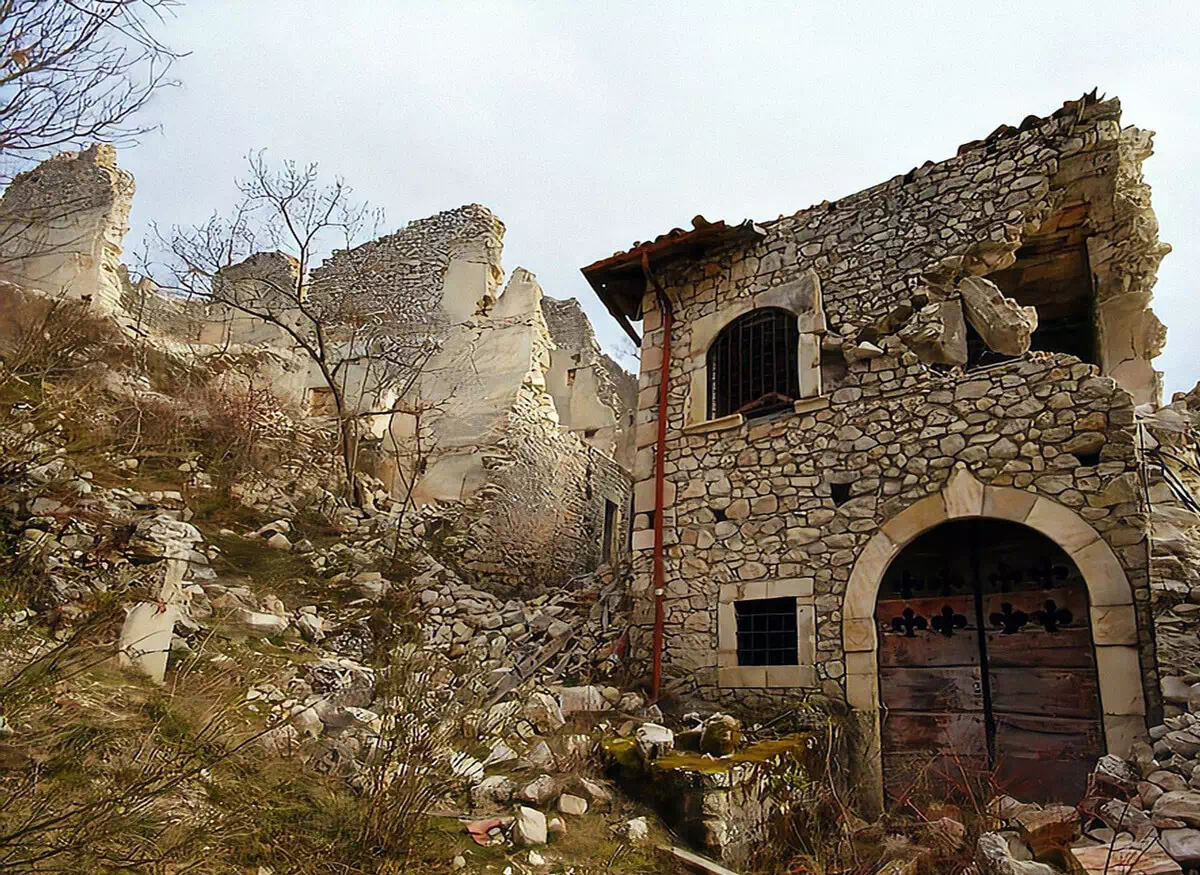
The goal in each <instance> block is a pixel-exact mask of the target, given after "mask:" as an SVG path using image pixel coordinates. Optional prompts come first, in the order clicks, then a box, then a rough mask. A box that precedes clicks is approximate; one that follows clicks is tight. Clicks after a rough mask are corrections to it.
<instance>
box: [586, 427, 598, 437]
mask: <svg viewBox="0 0 1200 875" xmlns="http://www.w3.org/2000/svg"><path fill="white" fill-rule="evenodd" d="M599 430H600V429H598V428H585V429H584V430H583V436H584V437H585V438H594V437H595V436H596V432H598V431H599Z"/></svg>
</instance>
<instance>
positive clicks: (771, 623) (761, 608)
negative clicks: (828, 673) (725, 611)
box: [733, 598, 800, 665]
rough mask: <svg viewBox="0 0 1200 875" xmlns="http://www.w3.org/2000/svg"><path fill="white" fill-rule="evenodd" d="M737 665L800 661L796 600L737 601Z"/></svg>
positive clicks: (784, 663)
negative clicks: (797, 639)
mask: <svg viewBox="0 0 1200 875" xmlns="http://www.w3.org/2000/svg"><path fill="white" fill-rule="evenodd" d="M733 607H734V611H735V614H736V616H737V654H738V665H798V664H799V662H800V655H799V647H798V645H797V641H796V600H795V599H794V598H784V599H752V600H750V601H744V602H735V603H734V606H733Z"/></svg>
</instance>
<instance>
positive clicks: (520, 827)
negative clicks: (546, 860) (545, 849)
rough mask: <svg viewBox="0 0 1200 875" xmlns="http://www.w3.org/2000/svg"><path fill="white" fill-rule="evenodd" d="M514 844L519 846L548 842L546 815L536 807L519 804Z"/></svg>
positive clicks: (514, 830)
mask: <svg viewBox="0 0 1200 875" xmlns="http://www.w3.org/2000/svg"><path fill="white" fill-rule="evenodd" d="M512 840H513V844H514V845H517V846H518V847H530V846H531V845H544V844H546V815H544V814H542V812H540V811H538V810H537V809H536V808H526V807H525V806H524V805H518V806H517V816H516V818H515V819H514V820H513V830H512Z"/></svg>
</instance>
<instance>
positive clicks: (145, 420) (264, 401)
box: [107, 374, 296, 492]
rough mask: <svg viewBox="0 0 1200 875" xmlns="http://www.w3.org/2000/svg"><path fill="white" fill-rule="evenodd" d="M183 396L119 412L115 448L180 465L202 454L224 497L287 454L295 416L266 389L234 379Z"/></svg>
mask: <svg viewBox="0 0 1200 875" xmlns="http://www.w3.org/2000/svg"><path fill="white" fill-rule="evenodd" d="M203 376H204V375H202V374H198V375H197V378H196V379H195V380H194V382H193V383H192V385H190V386H187V387H186V388H182V389H181V390H180V391H179V392H178V393H177V394H174V395H170V396H168V395H165V394H159V393H153V392H145V393H141V394H140V395H137V396H134V397H131V398H130V399H128V401H127V403H125V404H123V405H120V406H118V407H117V409H116V410H115V411H114V412H113V414H112V417H111V421H110V425H109V428H108V435H107V437H108V442H109V445H110V446H112V447H115V448H116V449H117V451H118V452H120V453H124V454H126V455H135V454H136V455H138V456H140V457H142V458H148V459H150V460H151V461H153V460H154V459H156V458H157V459H162V460H164V464H166V465H167V466H169V467H174V466H175V465H177V464H178V462H179V460H181V459H184V458H187V457H190V456H193V455H198V456H199V457H200V459H201V462H202V466H203V467H204V469H205V470H206V471H207V472H208V473H209V474H210V475H211V476H212V478H213V483H214V485H216V486H217V487H218V488H220V489H222V490H223V491H225V492H228V491H229V489H230V488H231V487H232V486H233V484H234V483H236V482H237V481H238V480H239V479H241V478H243V477H245V476H247V475H249V474H252V473H259V474H262V473H267V472H269V471H270V470H271V468H272V467H273V466H274V465H275V464H276V463H277V462H278V461H279V460H280V459H281V458H282V457H283V456H284V455H285V454H286V452H287V449H288V447H289V445H290V444H291V443H292V442H293V441H294V440H295V433H296V429H295V426H294V424H293V420H292V418H291V416H290V415H289V411H288V410H287V409H286V407H285V405H284V404H283V403H282V402H281V401H280V400H279V398H278V397H277V396H276V395H275V394H274V392H272V391H271V390H270V388H268V387H265V386H260V385H257V384H255V383H253V382H251V381H248V380H237V379H232V378H230V377H229V376H225V377H219V378H216V379H213V380H202V379H201V377H203Z"/></svg>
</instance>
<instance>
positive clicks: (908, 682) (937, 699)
mask: <svg viewBox="0 0 1200 875" xmlns="http://www.w3.org/2000/svg"><path fill="white" fill-rule="evenodd" d="M879 692H880V697H881V699H882V701H883V704H884V707H886V708H888V709H889V710H898V711H943V712H953V711H976V712H982V711H983V702H982V697H983V682H982V680H981V677H980V671H979V667H978V666H973V667H938V668H915V669H914V668H889V667H881V668H880V669H879Z"/></svg>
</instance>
